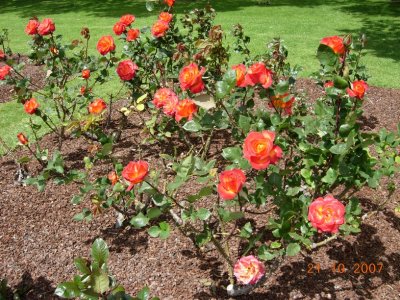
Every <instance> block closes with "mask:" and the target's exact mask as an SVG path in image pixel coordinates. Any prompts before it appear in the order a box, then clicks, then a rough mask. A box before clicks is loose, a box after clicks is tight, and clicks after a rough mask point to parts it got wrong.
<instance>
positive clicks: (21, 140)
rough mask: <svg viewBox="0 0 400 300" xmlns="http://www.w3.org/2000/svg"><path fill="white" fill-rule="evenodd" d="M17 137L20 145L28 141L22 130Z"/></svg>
mask: <svg viewBox="0 0 400 300" xmlns="http://www.w3.org/2000/svg"><path fill="white" fill-rule="evenodd" d="M17 138H18V140H19V142H20V143H21V144H22V145H26V144H28V143H29V141H28V138H27V137H26V136H25V135H24V134H23V133H22V132H20V133H18V134H17Z"/></svg>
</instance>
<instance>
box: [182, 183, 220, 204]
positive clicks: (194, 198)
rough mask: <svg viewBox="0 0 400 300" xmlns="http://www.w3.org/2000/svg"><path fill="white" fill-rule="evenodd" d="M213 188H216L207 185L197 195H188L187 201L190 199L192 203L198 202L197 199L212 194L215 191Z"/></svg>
mask: <svg viewBox="0 0 400 300" xmlns="http://www.w3.org/2000/svg"><path fill="white" fill-rule="evenodd" d="M213 190H214V188H213V187H212V186H205V187H203V188H202V189H201V190H200V192H198V193H197V194H196V195H190V196H188V198H187V201H189V202H190V203H193V202H196V201H197V200H199V199H201V198H203V197H205V196H208V195H211V194H212V193H213Z"/></svg>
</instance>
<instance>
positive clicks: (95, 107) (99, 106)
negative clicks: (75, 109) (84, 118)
mask: <svg viewBox="0 0 400 300" xmlns="http://www.w3.org/2000/svg"><path fill="white" fill-rule="evenodd" d="M88 108H89V112H90V113H91V114H92V115H98V114H100V113H101V112H102V111H103V110H105V109H106V108H107V104H106V103H105V102H104V100H103V99H96V100H94V101H93V102H92V103H90V104H89V107H88Z"/></svg>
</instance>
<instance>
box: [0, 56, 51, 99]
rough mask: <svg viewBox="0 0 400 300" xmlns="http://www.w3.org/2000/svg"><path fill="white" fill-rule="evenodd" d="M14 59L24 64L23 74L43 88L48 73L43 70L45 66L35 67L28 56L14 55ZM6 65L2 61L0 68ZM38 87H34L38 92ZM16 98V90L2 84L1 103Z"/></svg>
mask: <svg viewBox="0 0 400 300" xmlns="http://www.w3.org/2000/svg"><path fill="white" fill-rule="evenodd" d="M13 59H14V60H16V62H17V63H24V64H25V67H24V68H23V70H22V72H21V74H22V75H24V76H26V77H27V78H29V79H30V80H32V83H33V84H35V85H36V86H37V87H43V86H44V81H45V79H46V72H45V71H44V70H43V66H40V65H35V64H34V63H33V62H32V61H31V60H30V59H29V58H28V57H27V56H19V55H14V56H13ZM3 65H4V62H3V61H0V67H2V66H3ZM37 87H33V90H36V89H37ZM14 96H15V93H14V89H13V87H12V86H11V85H8V84H2V85H0V103H5V102H8V101H10V100H12V99H13V97H14Z"/></svg>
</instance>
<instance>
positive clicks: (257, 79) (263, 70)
mask: <svg viewBox="0 0 400 300" xmlns="http://www.w3.org/2000/svg"><path fill="white" fill-rule="evenodd" d="M246 82H247V84H249V85H251V86H255V85H256V84H258V83H259V84H261V85H262V86H263V87H264V88H266V89H267V88H269V87H270V86H271V85H272V71H271V70H269V69H267V67H266V66H265V64H264V63H262V62H257V63H254V64H253V65H251V66H250V67H249V69H248V70H247V74H246Z"/></svg>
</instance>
